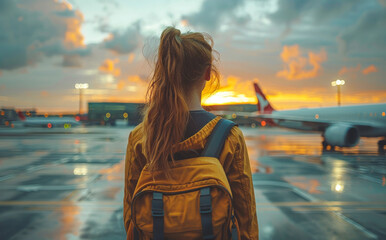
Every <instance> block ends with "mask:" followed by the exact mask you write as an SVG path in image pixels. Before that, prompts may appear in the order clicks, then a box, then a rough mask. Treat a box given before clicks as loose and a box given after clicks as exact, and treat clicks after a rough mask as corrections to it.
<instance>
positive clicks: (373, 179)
mask: <svg viewBox="0 0 386 240" xmlns="http://www.w3.org/2000/svg"><path fill="white" fill-rule="evenodd" d="M359 177H360V178H362V179H365V180H367V181H370V182H373V183H379V184H382V180H381V179H378V178H375V177H370V176H366V175H360V176H359Z"/></svg>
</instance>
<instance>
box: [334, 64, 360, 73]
mask: <svg viewBox="0 0 386 240" xmlns="http://www.w3.org/2000/svg"><path fill="white" fill-rule="evenodd" d="M361 67H362V66H361V65H360V64H358V65H357V66H356V67H346V66H344V67H342V68H341V69H340V70H339V75H344V74H346V73H354V74H355V73H357V72H359V71H360V70H361Z"/></svg>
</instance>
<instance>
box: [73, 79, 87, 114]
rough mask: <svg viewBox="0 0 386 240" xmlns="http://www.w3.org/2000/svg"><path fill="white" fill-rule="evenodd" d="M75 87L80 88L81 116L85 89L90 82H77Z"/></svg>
mask: <svg viewBox="0 0 386 240" xmlns="http://www.w3.org/2000/svg"><path fill="white" fill-rule="evenodd" d="M75 88H76V89H79V116H80V115H81V114H82V97H83V89H87V88H88V83H77V84H75Z"/></svg>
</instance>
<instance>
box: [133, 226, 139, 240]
mask: <svg viewBox="0 0 386 240" xmlns="http://www.w3.org/2000/svg"><path fill="white" fill-rule="evenodd" d="M134 240H139V233H138V229H137V228H136V227H134Z"/></svg>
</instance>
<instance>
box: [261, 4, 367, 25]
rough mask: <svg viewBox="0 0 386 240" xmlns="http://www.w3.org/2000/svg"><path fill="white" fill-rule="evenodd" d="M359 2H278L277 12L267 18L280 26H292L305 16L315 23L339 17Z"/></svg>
mask: <svg viewBox="0 0 386 240" xmlns="http://www.w3.org/2000/svg"><path fill="white" fill-rule="evenodd" d="M360 2H361V1H360V0H350V1H336V0H323V1H313V0H279V1H278V8H277V11H276V12H274V13H271V14H269V15H268V17H269V18H270V19H271V20H272V21H274V22H276V23H280V24H283V23H285V24H292V23H294V22H297V21H299V20H300V19H301V18H302V17H303V16H305V15H307V14H308V15H309V16H311V17H312V19H313V20H315V21H324V20H328V19H331V18H334V17H337V16H341V15H342V13H345V12H347V11H349V10H350V9H352V8H353V7H354V6H355V5H357V4H358V3H360Z"/></svg>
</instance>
